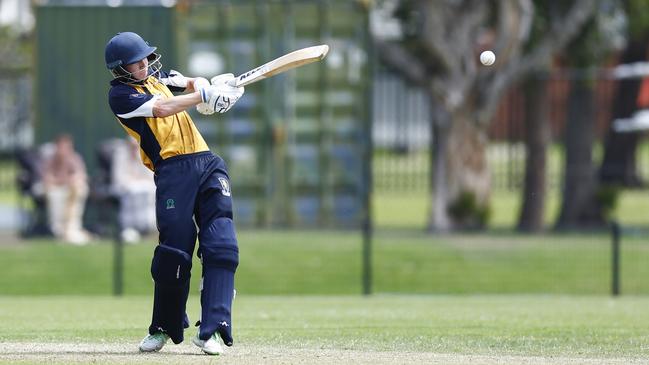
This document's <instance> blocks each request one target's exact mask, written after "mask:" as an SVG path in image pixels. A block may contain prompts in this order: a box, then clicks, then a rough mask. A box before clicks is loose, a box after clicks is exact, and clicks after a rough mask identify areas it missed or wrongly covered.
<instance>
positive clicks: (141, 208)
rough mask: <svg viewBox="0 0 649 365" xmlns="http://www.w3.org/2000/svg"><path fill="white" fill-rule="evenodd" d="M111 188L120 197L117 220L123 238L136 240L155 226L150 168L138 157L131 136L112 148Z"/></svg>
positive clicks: (130, 240) (135, 143)
mask: <svg viewBox="0 0 649 365" xmlns="http://www.w3.org/2000/svg"><path fill="white" fill-rule="evenodd" d="M111 166H112V179H111V180H112V185H113V186H112V189H111V190H112V191H113V193H115V194H116V195H117V196H118V197H119V203H120V204H119V218H118V219H119V223H120V227H121V229H122V231H121V235H122V239H123V240H124V241H125V242H131V243H132V242H136V241H138V240H139V239H140V235H141V234H146V233H150V232H152V231H154V230H155V229H156V218H155V183H154V182H153V172H152V171H151V170H149V169H147V168H146V167H145V166H144V165H143V164H142V160H141V158H140V146H139V145H138V143H137V141H135V139H133V138H129V139H128V141H126V143H124V144H122V145H121V146H120V147H118V148H115V150H114V153H113V159H112V163H111Z"/></svg>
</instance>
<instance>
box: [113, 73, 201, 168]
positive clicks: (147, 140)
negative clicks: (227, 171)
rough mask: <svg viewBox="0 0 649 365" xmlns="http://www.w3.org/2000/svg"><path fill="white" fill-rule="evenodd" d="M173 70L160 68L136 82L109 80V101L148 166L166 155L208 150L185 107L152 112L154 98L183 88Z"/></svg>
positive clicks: (180, 80)
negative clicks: (158, 113) (162, 113)
mask: <svg viewBox="0 0 649 365" xmlns="http://www.w3.org/2000/svg"><path fill="white" fill-rule="evenodd" d="M173 73H174V71H173V70H172V71H171V72H170V73H166V72H160V74H159V75H158V77H156V76H149V77H148V78H146V79H145V80H143V81H142V82H140V83H138V84H130V85H127V84H123V83H121V82H119V81H117V80H113V81H111V83H110V84H111V89H110V91H109V92H108V104H109V105H110V108H111V110H112V111H113V113H114V114H115V116H117V119H118V120H119V122H120V124H121V125H122V127H124V129H125V130H126V132H127V133H128V134H129V135H131V136H133V137H134V138H135V139H136V140H137V141H138V143H139V144H140V155H141V157H142V162H144V165H145V166H146V167H148V168H149V169H151V170H155V166H156V164H157V163H158V162H160V161H162V160H165V159H167V158H169V157H173V156H178V155H186V154H190V153H196V152H203V151H208V150H209V148H208V146H207V143H205V140H204V139H203V137H202V136H201V134H200V132H199V131H198V129H197V128H196V126H195V125H194V122H193V121H192V119H191V117H190V116H189V114H188V113H187V112H186V111H182V112H180V113H177V114H174V115H170V116H168V117H164V118H158V117H154V116H153V104H154V103H155V101H156V100H158V99H165V98H169V97H172V96H173V94H172V91H173V92H182V91H185V86H186V80H184V77H183V76H182V75H179V74H173ZM183 81H184V82H183Z"/></svg>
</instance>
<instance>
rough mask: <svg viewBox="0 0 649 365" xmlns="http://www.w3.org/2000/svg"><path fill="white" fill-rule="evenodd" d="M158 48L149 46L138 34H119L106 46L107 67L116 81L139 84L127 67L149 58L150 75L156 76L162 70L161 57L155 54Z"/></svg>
mask: <svg viewBox="0 0 649 365" xmlns="http://www.w3.org/2000/svg"><path fill="white" fill-rule="evenodd" d="M155 50H156V47H152V46H150V45H149V43H148V42H147V41H145V40H144V39H142V37H140V36H139V35H138V34H137V33H133V32H122V33H117V34H116V35H115V36H114V37H113V38H111V39H110V40H109V41H108V43H107V44H106V50H105V53H104V57H105V60H106V67H107V68H108V69H109V70H110V72H111V73H112V74H113V77H115V78H116V79H118V80H120V81H122V82H126V83H132V82H138V81H139V80H136V79H135V78H133V76H132V74H131V73H130V72H128V71H126V68H125V66H126V65H130V64H131V63H135V62H139V61H140V60H142V59H144V58H147V59H148V60H149V71H148V74H149V75H155V74H156V73H158V71H159V70H160V66H161V64H160V55H159V54H157V53H155Z"/></svg>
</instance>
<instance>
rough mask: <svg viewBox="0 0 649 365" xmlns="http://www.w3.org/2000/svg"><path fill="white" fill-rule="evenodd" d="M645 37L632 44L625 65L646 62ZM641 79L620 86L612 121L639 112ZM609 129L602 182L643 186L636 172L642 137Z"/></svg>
mask: <svg viewBox="0 0 649 365" xmlns="http://www.w3.org/2000/svg"><path fill="white" fill-rule="evenodd" d="M648 40H649V39H647V38H645V39H642V40H640V41H636V42H632V43H630V44H629V45H628V46H627V48H626V50H625V51H624V54H623V55H622V58H621V60H620V62H621V63H633V62H640V61H645V60H646V57H647V46H646V45H647V41H648ZM641 81H642V80H640V79H623V80H620V81H619V82H618V84H617V91H616V94H615V99H614V101H613V113H612V116H611V117H612V119H613V120H615V119H618V118H629V117H631V115H632V114H633V112H635V111H636V110H637V109H638V105H637V103H636V100H637V97H638V90H639V89H640V84H641ZM612 125H613V123H611V127H609V129H608V132H607V134H606V141H605V143H604V159H603V160H602V166H601V167H600V170H599V181H600V182H602V183H604V184H615V185H622V186H629V187H634V186H639V185H642V181H641V179H640V176H639V174H638V171H637V169H636V147H637V145H638V140H639V138H640V133H639V132H626V133H618V132H616V131H615V130H614V129H613V128H612Z"/></svg>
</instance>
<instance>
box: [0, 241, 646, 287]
mask: <svg viewBox="0 0 649 365" xmlns="http://www.w3.org/2000/svg"><path fill="white" fill-rule="evenodd" d="M239 238H240V250H241V264H240V266H239V269H238V274H237V281H238V282H237V286H238V288H239V289H240V290H241V291H242V292H245V293H248V294H255V295H267V294H274V295H281V294H311V295H329V294H333V295H346V294H358V293H361V272H362V268H361V262H362V260H361V237H360V234H359V233H358V232H354V231H348V232H333V231H272V230H271V231H264V230H262V231H257V230H255V231H247V230H244V231H241V232H240V237H239ZM154 242H155V241H153V240H150V241H146V242H143V243H141V244H137V245H129V246H126V247H125V250H124V251H125V252H124V253H125V254H124V256H125V263H124V266H125V271H124V292H125V293H126V294H129V295H144V294H148V293H150V291H151V285H152V284H151V278H150V274H149V266H150V263H151V255H152V252H153V249H154ZM112 255H113V246H112V245H111V244H110V243H109V242H108V241H103V242H98V243H96V244H93V245H90V246H85V247H75V246H68V245H62V244H56V243H55V242H54V241H50V240H39V241H28V242H27V243H25V244H13V245H11V244H9V245H0V267H2V268H3V269H2V275H0V288H2V294H4V295H61V294H74V295H108V294H110V293H111V292H112V281H111V279H112V263H113V261H112ZM647 263H649V242H647V240H646V236H645V235H631V234H629V235H626V236H624V237H623V240H622V271H621V281H622V292H623V293H624V294H636V295H642V294H649V281H648V280H646V278H647V277H649V265H647ZM372 264H373V270H372V273H373V282H374V285H373V287H374V292H377V293H421V294H478V293H483V294H503V293H513V294H521V293H523V294H533V293H538V294H582V295H604V294H607V293H609V292H610V288H611V280H610V278H611V249H610V237H609V236H608V234H606V233H605V232H604V233H601V234H563V235H551V234H546V235H538V236H529V235H520V234H514V233H509V232H500V233H498V232H491V233H479V234H478V233H476V234H461V235H460V234H457V235H442V236H440V235H429V234H426V233H425V232H423V231H411V230H405V231H403V230H396V229H392V230H378V231H377V232H376V235H375V239H374V246H373V254H372ZM199 267H200V265H199V264H198V263H197V260H195V266H194V275H193V280H194V281H195V282H196V281H197V280H198V277H199V276H200V275H199V274H198V273H199V271H197V270H198V268H199Z"/></svg>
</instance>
